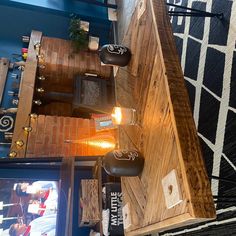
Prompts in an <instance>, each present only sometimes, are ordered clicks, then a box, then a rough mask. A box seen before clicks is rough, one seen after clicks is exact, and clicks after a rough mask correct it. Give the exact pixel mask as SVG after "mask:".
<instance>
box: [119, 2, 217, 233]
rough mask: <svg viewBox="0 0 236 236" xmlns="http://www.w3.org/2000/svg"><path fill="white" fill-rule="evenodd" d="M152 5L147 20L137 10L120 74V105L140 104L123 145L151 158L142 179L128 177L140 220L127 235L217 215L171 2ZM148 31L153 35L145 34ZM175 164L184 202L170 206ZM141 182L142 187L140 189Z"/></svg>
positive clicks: (125, 185)
mask: <svg viewBox="0 0 236 236" xmlns="http://www.w3.org/2000/svg"><path fill="white" fill-rule="evenodd" d="M146 4H147V6H146V11H145V13H144V16H143V17H142V18H141V20H139V21H138V19H137V13H134V14H133V18H132V20H131V22H132V23H131V25H130V27H129V29H128V33H127V34H126V35H125V39H124V41H123V42H124V44H125V45H126V46H127V47H130V48H131V49H132V55H133V58H132V60H131V63H130V65H129V66H128V67H127V68H120V69H119V71H118V73H117V76H116V93H117V94H116V97H117V104H119V105H121V106H125V107H132V108H135V109H136V110H137V115H138V119H137V120H138V124H137V125H135V126H123V127H120V129H119V146H120V148H136V149H139V150H140V151H141V152H142V153H143V154H144V157H145V165H144V169H143V172H142V174H141V175H140V176H139V177H137V178H139V181H138V182H137V181H135V182H134V181H131V179H130V178H128V177H126V178H122V191H123V192H124V201H125V203H127V202H129V204H130V207H131V212H132V217H131V218H132V219H135V220H134V222H133V225H132V226H131V227H130V228H128V229H127V230H126V234H127V235H145V234H149V233H151V232H154V231H162V230H164V229H171V228H175V227H178V226H183V225H186V224H191V223H196V222H201V221H204V220H209V219H213V218H214V217H215V208H214V203H213V198H212V195H211V189H210V184H209V180H208V177H207V173H206V170H205V166H204V161H203V158H202V154H201V150H200V144H199V141H198V137H197V132H196V128H195V124H194V120H193V117H192V114H191V109H190V104H189V98H188V94H187V90H186V88H185V83H184V79H183V74H182V71H181V66H180V63H179V60H178V55H177V51H176V48H175V43H174V39H173V34H172V30H171V25H170V22H169V16H168V14H167V12H166V6H165V2H164V1H163V0H155V1H154V0H150V1H146ZM144 19H145V20H144ZM137 27H138V29H137ZM143 32H146V33H147V34H148V35H146V34H145V35H144V36H141V35H139V34H142V33H143ZM137 43H138V45H137ZM133 45H136V47H134V46H133ZM137 48H141V49H137ZM140 50H141V51H142V53H141V52H140ZM173 169H175V170H176V173H177V178H178V182H179V183H180V192H181V194H182V198H183V201H182V202H181V203H179V204H177V205H176V206H174V207H172V208H170V209H168V208H167V206H166V204H165V198H164V193H163V189H162V179H163V178H164V177H165V176H166V175H167V174H168V173H169V172H170V171H172V170H173ZM140 184H141V187H140ZM137 186H139V187H138V189H142V191H140V192H138V193H139V194H137V193H136V192H135V191H136V190H135V189H137ZM140 194H141V195H143V197H141V198H140ZM140 199H143V200H142V201H141V203H140Z"/></svg>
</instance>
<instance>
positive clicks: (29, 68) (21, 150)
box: [11, 30, 42, 157]
mask: <svg viewBox="0 0 236 236" xmlns="http://www.w3.org/2000/svg"><path fill="white" fill-rule="evenodd" d="M41 37H42V33H41V32H39V31H34V30H33V31H32V32H31V36H30V43H29V48H28V57H27V60H26V63H25V69H24V73H23V76H22V78H21V90H20V94H19V103H18V110H17V115H16V121H15V127H14V133H13V138H12V145H11V151H15V152H17V157H25V152H26V145H27V138H28V134H27V133H26V132H24V130H23V127H24V126H29V125H30V116H29V115H30V113H31V109H32V102H33V94H34V85H35V77H36V71H37V63H38V62H37V61H38V59H37V52H36V50H35V47H34V45H35V44H37V43H40V41H41ZM17 140H22V141H23V143H24V145H23V146H22V147H18V146H17V145H16V141H17Z"/></svg>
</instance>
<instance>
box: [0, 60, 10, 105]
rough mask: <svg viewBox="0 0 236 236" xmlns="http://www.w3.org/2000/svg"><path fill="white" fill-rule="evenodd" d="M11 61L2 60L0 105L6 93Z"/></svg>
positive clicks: (0, 65) (0, 68)
mask: <svg viewBox="0 0 236 236" xmlns="http://www.w3.org/2000/svg"><path fill="white" fill-rule="evenodd" d="M8 66H9V61H8V59H6V58H0V104H1V102H2V96H3V92H4V87H5V83H6V80H7V72H8Z"/></svg>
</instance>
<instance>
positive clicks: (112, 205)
mask: <svg viewBox="0 0 236 236" xmlns="http://www.w3.org/2000/svg"><path fill="white" fill-rule="evenodd" d="M104 187H105V189H106V190H105V191H106V193H105V199H104V208H106V209H109V210H110V216H109V229H108V230H109V233H110V235H113V236H121V235H124V227H123V215H122V192H121V185H120V183H106V184H104Z"/></svg>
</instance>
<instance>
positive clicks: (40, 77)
mask: <svg viewBox="0 0 236 236" xmlns="http://www.w3.org/2000/svg"><path fill="white" fill-rule="evenodd" d="M38 79H39V80H45V79H46V78H45V77H44V76H42V75H41V76H39V77H38Z"/></svg>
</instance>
